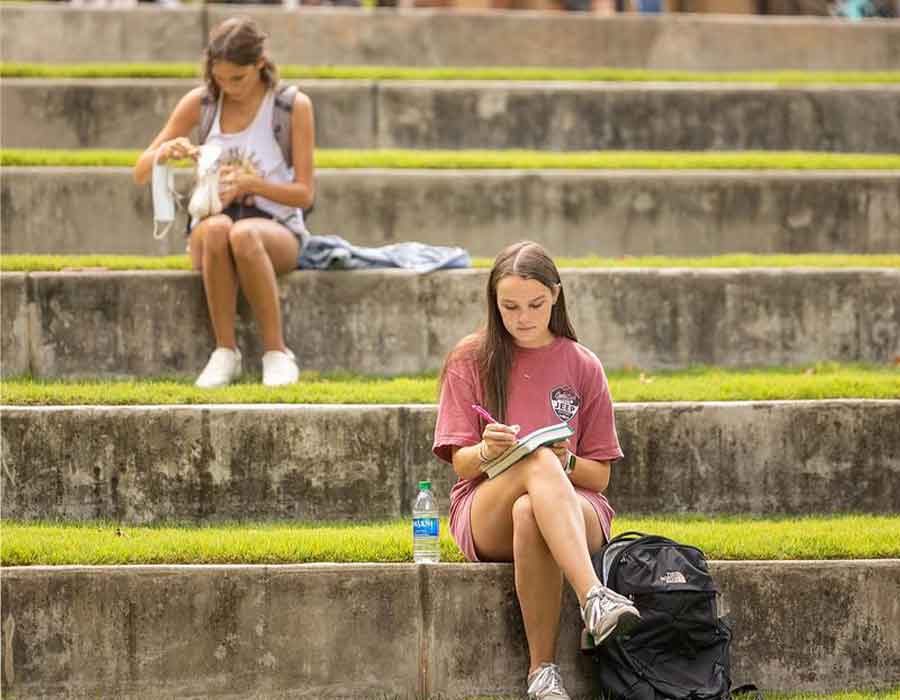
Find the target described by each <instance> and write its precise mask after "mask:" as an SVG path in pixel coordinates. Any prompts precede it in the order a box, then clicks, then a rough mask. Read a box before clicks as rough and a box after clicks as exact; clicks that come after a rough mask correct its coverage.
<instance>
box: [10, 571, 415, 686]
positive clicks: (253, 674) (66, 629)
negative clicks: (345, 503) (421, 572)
mask: <svg viewBox="0 0 900 700" xmlns="http://www.w3.org/2000/svg"><path fill="white" fill-rule="evenodd" d="M2 585H3V608H4V624H3V627H2V630H3V643H4V651H5V653H4V672H3V692H4V696H7V695H8V696H9V697H17V698H18V697H22V698H24V697H38V696H41V697H54V698H84V697H108V698H111V697H115V698H122V699H123V700H125V699H129V700H137V699H138V698H142V699H151V698H171V697H178V698H195V699H197V700H199V698H208V697H217V698H234V699H237V698H260V699H262V698H297V697H310V696H312V697H335V695H343V696H345V697H346V695H347V694H348V693H349V694H351V695H352V694H354V693H360V695H366V694H371V695H373V696H374V695H379V694H382V695H384V694H387V695H388V696H390V695H391V694H394V693H406V692H408V691H409V690H411V689H414V687H415V686H414V685H412V686H411V685H410V684H411V683H412V684H414V683H415V679H416V675H417V672H418V666H419V657H418V654H417V653H416V652H417V650H418V648H419V646H420V641H419V637H420V631H419V627H420V621H419V618H418V614H417V613H418V611H419V610H420V605H421V603H420V600H421V591H420V585H419V579H418V577H417V576H416V575H415V567H414V566H412V565H407V566H393V567H384V566H380V567H379V566H374V565H369V566H366V565H362V564H360V565H351V566H343V567H342V566H332V565H308V566H287V567H228V566H225V567H123V568H115V567H105V568H93V569H92V568H71V567H67V568H59V569H53V568H35V569H12V568H7V569H5V570H4V572H3V581H2ZM387 631H389V633H388V634H386V632H387ZM362 640H365V643H361V642H362Z"/></svg>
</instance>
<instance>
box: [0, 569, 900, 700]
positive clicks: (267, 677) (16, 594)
mask: <svg viewBox="0 0 900 700" xmlns="http://www.w3.org/2000/svg"><path fill="white" fill-rule="evenodd" d="M711 569H712V572H713V575H714V576H716V577H717V579H718V581H719V582H720V585H721V588H722V592H723V596H722V601H723V604H724V606H725V607H727V608H728V609H729V610H730V615H731V616H732V617H733V618H734V621H735V624H734V630H735V631H734V634H735V638H734V646H733V652H732V659H733V673H732V675H733V678H734V680H735V682H737V683H743V682H747V681H753V682H755V683H756V684H757V685H759V686H760V687H762V688H766V689H790V690H809V691H827V690H833V689H838V688H846V687H848V686H849V687H878V686H882V687H884V686H887V685H891V684H893V683H895V682H896V668H897V666H898V664H900V606H898V605H897V602H896V601H897V600H898V598H900V560H893V559H892V560H884V561H834V562H713V563H712V566H711ZM2 588H3V591H2V592H3V601H4V621H3V625H2V637H3V648H4V651H5V653H4V668H3V691H4V694H8V695H9V696H10V697H26V696H27V697H36V696H37V695H42V696H45V697H46V696H50V697H58V698H82V697H98V696H101V695H102V696H104V697H108V696H112V695H114V696H115V697H117V698H123V700H136V699H137V698H141V699H142V700H143V699H144V698H151V699H152V698H163V697H179V698H199V697H209V696H210V695H215V696H216V697H221V698H230V699H235V700H236V699H237V698H254V699H255V698H260V699H262V698H265V699H266V700H273V699H279V698H300V697H310V696H316V697H344V698H354V699H355V698H360V699H361V698H373V697H384V696H385V694H388V696H390V695H391V694H398V695H400V697H404V698H412V697H423V696H424V697H427V696H437V695H440V696H441V697H446V698H466V697H471V696H473V695H483V694H487V693H497V694H502V695H513V694H515V695H518V696H521V693H522V692H523V691H524V685H523V684H524V678H525V673H526V671H527V666H528V663H527V650H526V648H525V643H524V634H523V628H522V621H521V614H520V612H519V611H518V606H517V604H516V598H515V592H514V588H513V572H512V567H511V566H510V565H508V564H478V565H471V564H469V565H466V564H449V565H448V564H445V565H438V566H419V567H416V566H414V565H387V566H377V565H369V566H366V565H359V564H349V565H328V564H324V565H300V566H256V567H244V566H241V567H236V566H194V567H185V566H159V567H150V566H132V567H56V568H50V567H28V568H20V567H12V568H7V569H5V570H4V575H3V580H2ZM836 604H837V605H840V607H841V610H842V611H843V614H841V615H835V614H834V609H835V605H836ZM562 619H563V626H562V632H561V635H560V642H559V647H558V648H559V660H560V663H561V666H562V668H563V673H564V676H565V681H566V685H567V687H568V689H569V690H570V692H573V693H585V692H588V691H589V689H590V686H589V679H588V676H587V670H588V668H589V661H588V660H587V659H585V658H583V657H579V656H578V654H577V635H578V633H579V628H580V622H579V620H578V612H577V604H576V601H575V598H574V596H573V595H572V594H571V592H569V591H567V592H566V595H565V596H564V609H563V615H562ZM786 620H788V621H790V624H785V621H786ZM475 640H477V642H476V641H475Z"/></svg>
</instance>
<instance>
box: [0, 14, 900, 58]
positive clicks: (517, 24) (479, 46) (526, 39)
mask: <svg viewBox="0 0 900 700" xmlns="http://www.w3.org/2000/svg"><path fill="white" fill-rule="evenodd" d="M204 13H205V14H204ZM236 13H237V10H235V9H233V8H230V7H221V8H204V9H202V10H201V9H198V8H195V7H190V6H182V7H180V8H178V9H177V10H172V9H169V8H162V9H157V8H138V9H125V10H121V9H112V8H109V9H108V8H103V9H85V8H80V7H79V8H70V7H57V6H55V5H39V4H37V3H35V4H32V5H29V6H23V5H11V4H7V3H4V6H3V7H2V8H0V16H2V21H0V44H2V45H3V60H4V61H10V62H34V63H69V62H103V63H105V62H127V61H153V62H156V61H172V62H174V61H179V62H193V61H198V62H199V60H200V53H201V50H202V47H203V45H204V43H205V42H206V38H207V37H206V32H207V29H208V27H212V26H214V25H215V24H216V23H217V22H219V21H221V20H223V19H225V18H226V17H230V16H233V15H234V14H236ZM240 13H241V14H250V15H252V16H253V17H255V18H256V19H257V20H258V21H259V22H260V24H261V25H262V27H263V28H264V30H265V31H266V32H267V33H268V34H269V35H270V37H271V39H270V45H271V51H272V53H273V55H274V57H275V59H276V60H277V61H278V62H280V63H299V64H306V65H361V64H372V65H396V66H414V65H417V66H497V65H511V66H568V67H587V66H597V67H605V66H611V67H628V68H653V69H661V70H715V71H723V70H773V69H783V68H792V69H799V70H898V69H900V56H898V54H897V52H896V50H895V47H896V45H897V43H898V41H900V30H898V28H897V26H896V24H894V23H891V22H890V21H878V20H867V21H866V22H865V23H859V24H849V23H846V24H845V23H835V22H833V21H831V20H830V19H813V18H809V17H805V18H799V17H795V18H783V17H782V18H775V17H766V18H760V17H746V16H743V17H737V16H720V17H711V16H706V17H703V16H684V15H682V16H661V17H652V16H643V17H641V16H627V15H626V16H618V17H592V16H585V15H578V16H567V15H563V14H557V13H549V14H537V13H531V12H513V13H486V12H465V11H460V10H456V11H454V12H452V13H448V12H440V11H437V12H431V11H427V10H416V11H414V12H404V11H399V12H398V11H395V10H387V11H375V12H371V11H370V12H359V11H354V10H349V11H348V10H344V9H331V8H311V9H304V10H303V11H300V12H297V11H291V12H285V11H284V10H283V9H282V8H261V7H242V8H240ZM97 37H103V38H104V41H97ZM561 37H565V41H560V38H561Z"/></svg>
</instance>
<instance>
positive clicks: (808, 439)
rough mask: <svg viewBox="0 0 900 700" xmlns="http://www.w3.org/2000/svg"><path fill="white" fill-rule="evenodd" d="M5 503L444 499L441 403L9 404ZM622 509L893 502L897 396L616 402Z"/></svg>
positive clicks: (358, 506)
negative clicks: (420, 490) (436, 436)
mask: <svg viewBox="0 0 900 700" xmlns="http://www.w3.org/2000/svg"><path fill="white" fill-rule="evenodd" d="M0 418H2V422H0V446H2V448H3V453H4V454H5V458H4V469H3V478H2V484H3V491H4V503H3V508H4V515H5V517H8V518H15V519H17V520H43V519H54V520H55V519H64V520H91V519H99V520H114V521H116V522H123V523H138V524H139V523H155V522H162V521H167V520H168V521H194V522H212V521H223V520H225V521H235V520H241V519H245V518H248V519H251V520H272V519H299V520H340V519H348V520H352V519H354V518H359V517H365V518H366V519H381V518H396V517H400V516H402V515H408V514H409V512H410V504H411V503H412V499H413V497H414V495H415V487H416V483H417V482H418V480H419V479H431V481H432V483H433V485H434V488H435V493H436V496H437V498H438V503H439V504H440V506H441V509H442V511H443V512H445V513H446V511H447V507H448V505H449V493H450V487H451V486H452V484H453V482H454V481H455V476H454V475H453V472H452V470H451V469H450V468H449V467H448V466H447V465H445V464H443V463H441V462H438V461H437V460H436V459H434V457H432V455H431V439H432V433H433V430H434V421H435V408H434V406H327V405H323V406H303V405H297V406H266V405H261V406H254V405H246V406H156V407H153V406H136V407H126V406H123V407H115V406H110V407H100V406H98V407H93V408H91V407H80V408H79V407H73V408H64V407H35V408H25V407H22V408H14V407H6V408H4V409H2V411H0ZM616 424H617V428H618V433H619V439H620V441H621V443H622V449H623V450H624V452H625V459H624V460H622V461H620V462H617V463H616V467H615V472H614V478H613V479H612V483H611V485H610V489H609V497H610V500H611V502H612V503H614V504H615V506H616V508H617V509H619V510H620V511H622V512H624V513H629V514H632V515H634V514H638V513H662V512H703V513H710V514H715V513H747V512H749V513H758V514H760V513H790V514H798V513H840V512H848V511H852V512H866V513H885V514H888V513H892V512H896V506H897V503H900V453H898V452H897V451H896V449H895V448H896V445H898V444H900V401H853V400H847V401H784V402H782V401H776V402H760V401H758V402H738V403H671V404H666V403H663V404H630V403H620V404H617V405H616Z"/></svg>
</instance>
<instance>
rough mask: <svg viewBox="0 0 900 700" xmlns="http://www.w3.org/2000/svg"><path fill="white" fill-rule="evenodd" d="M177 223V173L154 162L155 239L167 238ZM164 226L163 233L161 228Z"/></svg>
mask: <svg viewBox="0 0 900 700" xmlns="http://www.w3.org/2000/svg"><path fill="white" fill-rule="evenodd" d="M174 223H175V173H174V172H173V171H172V168H170V167H169V166H168V165H166V164H164V163H157V162H156V161H155V160H154V161H153V237H154V238H155V239H157V240H159V239H161V238H165V236H166V234H167V233H169V230H170V229H171V228H172V225H173V224H174ZM160 226H163V229H162V232H160V230H159V228H160Z"/></svg>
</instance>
